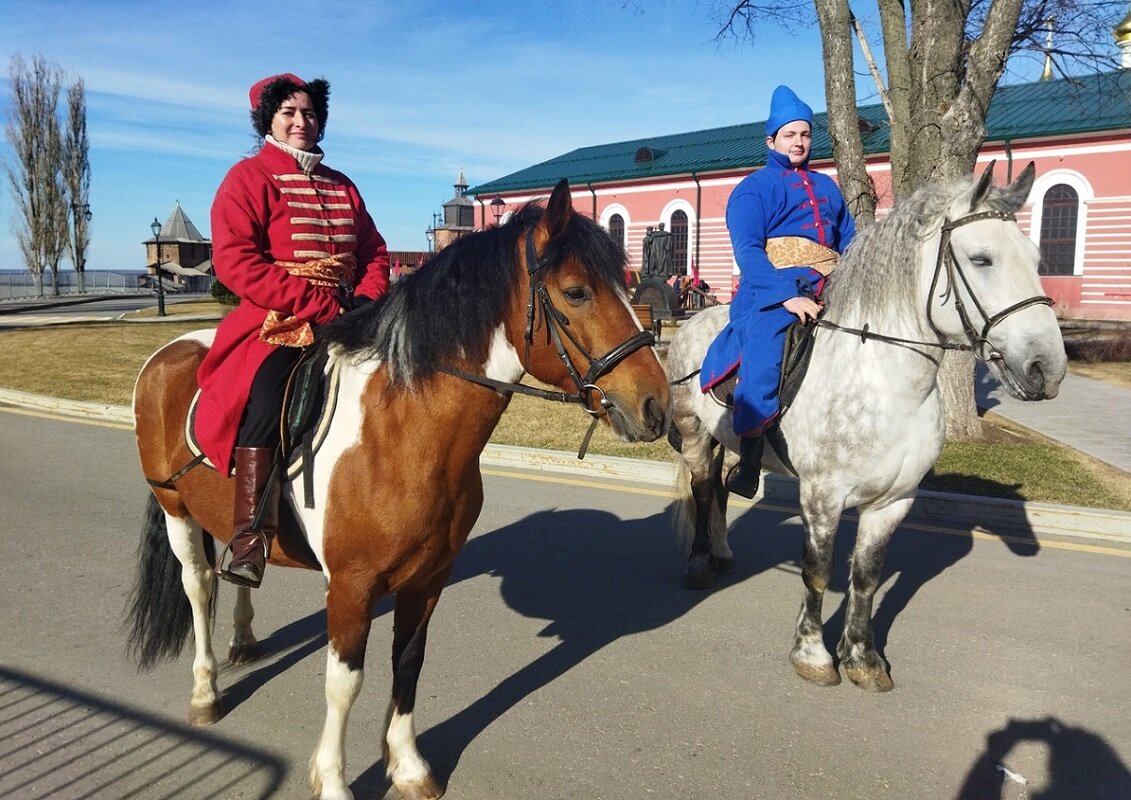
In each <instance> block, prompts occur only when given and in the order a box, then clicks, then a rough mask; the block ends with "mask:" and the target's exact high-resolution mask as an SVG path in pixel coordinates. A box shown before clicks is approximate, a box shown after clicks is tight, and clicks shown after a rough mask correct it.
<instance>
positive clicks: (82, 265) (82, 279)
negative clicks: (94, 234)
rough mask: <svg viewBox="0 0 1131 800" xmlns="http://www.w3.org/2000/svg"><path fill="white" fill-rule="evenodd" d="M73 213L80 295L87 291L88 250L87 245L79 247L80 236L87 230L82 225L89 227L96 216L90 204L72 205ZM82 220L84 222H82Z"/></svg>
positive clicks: (76, 267)
mask: <svg viewBox="0 0 1131 800" xmlns="http://www.w3.org/2000/svg"><path fill="white" fill-rule="evenodd" d="M71 213H72V214H73V215H74V220H75V229H74V234H75V239H74V245H75V248H74V255H75V258H76V261H75V273H76V275H77V277H78V290H79V294H82V293H83V292H85V291H86V248H85V245H83V246H82V247H81V248H80V246H79V241H80V236H79V234H80V232H83V231H84V230H85V225H83V224H82V223H86V224H87V225H89V224H90V220H91V219H92V218H93V217H94V215H93V214H92V213H90V203H71ZM80 220H81V221H82V222H80Z"/></svg>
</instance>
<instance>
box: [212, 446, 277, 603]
mask: <svg viewBox="0 0 1131 800" xmlns="http://www.w3.org/2000/svg"><path fill="white" fill-rule="evenodd" d="M235 457H236V478H235V480H236V504H235V517H234V521H235V530H234V532H233V534H232V541H231V543H230V544H229V545H228V548H229V549H230V550H231V551H232V560H231V561H230V562H229V563H228V567H227V569H223V570H221V571H220V577H221V578H223V579H224V580H226V581H230V582H232V583H234V584H236V585H238V586H246V587H247V588H249V589H257V588H259V584H260V583H261V582H262V581H263V570H264V569H265V568H266V566H267V557H268V556H269V555H270V553H271V539H272V538H273V537H274V536H275V532H276V531H277V530H278V529H279V493H278V491H276V487H271V488H270V489H269V490H268V489H267V481H268V479H269V478H270V477H271V468H272V466H273V465H274V463H273V462H274V457H275V449H274V448H273V447H237V448H236V450H235ZM265 490H266V491H265ZM261 505H262V506H264V510H263V514H262V518H261V519H260V522H259V530H252V529H251V523H252V520H254V519H255V515H256V513H258V511H259V507H260V506H261Z"/></svg>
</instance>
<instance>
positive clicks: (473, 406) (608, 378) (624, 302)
mask: <svg viewBox="0 0 1131 800" xmlns="http://www.w3.org/2000/svg"><path fill="white" fill-rule="evenodd" d="M624 266H625V256H624V251H623V249H622V248H621V247H620V246H619V245H618V244H617V243H615V242H614V241H613V240H612V239H611V238H610V237H609V236H608V235H607V234H606V233H605V231H603V230H602V229H601V228H600V227H599V226H597V225H596V224H595V223H594V222H592V221H591V220H589V219H587V218H585V217H583V216H581V215H579V214H575V213H574V211H573V208H572V206H571V204H570V193H569V186H568V184H566V182H565V181H562V182H561V183H560V184H558V186H557V187H556V188H555V189H554V191H553V194H552V195H551V197H550V199H549V202H548V203H547V205H546V208H545V210H543V209H542V208H541V207H540V206H538V205H528V206H527V207H525V208H524V209H522V210H520V211H519V212H518V213H516V214H515V216H514V217H513V218H512V219H511V220H510V221H509V222H507V223H506V224H505V225H503V226H502V227H499V228H493V229H490V230H486V231H483V232H480V233H474V234H472V235H470V236H467V237H464V238H462V239H460V240H459V241H457V242H456V243H454V244H452V245H451V246H449V247H448V248H447V249H445V250H443V251H442V252H441V253H439V254H438V255H437V256H436V257H435V258H434V259H433V260H432V261H431V262H430V263H429V264H427V265H426V266H425V267H423V268H422V269H420V270H418V271H417V272H416V273H415V274H413V275H411V276H409V277H407V278H405V279H404V280H402V281H400V282H398V283H396V284H395V285H394V286H393V287H392V289H391V290H390V292H389V293H388V294H387V295H386V296H385V297H384V298H382V299H381V300H380V301H378V302H377V303H373V304H370V305H368V306H365V307H363V308H361V309H358V310H357V311H354V312H352V313H350V314H348V315H346V316H344V317H342V318H340V319H339V320H338V321H337V322H336V323H334V324H333V325H332V326H329V327H328V328H327V329H326V331H325V339H326V341H327V342H328V344H329V348H330V356H331V363H336V364H337V365H338V368H339V370H340V374H341V382H340V390H339V396H338V400H337V405H336V412H335V414H334V417H333V420H332V422H331V423H330V426H329V429H328V432H327V434H326V438H325V440H324V441H323V443H322V445H321V447H320V449H319V451H318V455H317V458H316V459H315V463H314V475H313V477H314V481H313V483H314V508H313V509H307V508H304V507H303V503H302V502H295V496H296V491H295V488H294V487H293V486H292V485H291V484H290V483H289V482H286V483H284V484H283V489H282V491H283V499H284V503H287V504H289V506H290V507H291V509H292V510H293V514H290V515H288V514H284V515H283V517H284V518H286V517H287V516H292V517H294V518H295V520H296V522H297V527H299V528H301V531H300V532H299V533H300V534H301V535H304V536H305V538H306V540H307V541H308V542H309V544H310V549H311V551H313V553H314V555H315V557H316V558H317V563H316V562H315V561H313V560H312V559H311V558H310V556H309V554H304V552H303V551H302V550H301V549H300V548H296V547H295V546H294V545H292V544H289V543H288V538H287V537H286V536H282V535H281V536H279V537H278V538H277V540H276V545H275V547H274V548H273V552H272V554H271V562H272V563H275V564H282V565H285V566H298V567H306V568H310V569H321V571H322V573H323V574H324V576H325V578H326V582H327V589H326V624H327V627H328V639H329V648H328V653H327V659H326V660H327V664H326V698H327V713H326V722H325V727H324V729H323V732H322V737H321V741H320V742H319V744H318V749H317V751H316V752H315V754H314V757H313V759H312V761H311V784H312V786H313V788H314V792H315V794H316V795H318V796H320V797H322V798H348V797H352V794H351V792H350V790H349V788H348V787H347V785H346V779H345V774H344V764H345V755H344V742H345V728H346V719H347V716H348V714H349V711H350V708H351V706H352V705H353V703H354V700H355V699H356V697H357V695H358V692H359V690H360V689H361V683H362V672H363V665H364V658H365V647H366V640H367V638H368V636H369V626H370V620H371V614H372V609H373V607H374V604H375V603H376V602H377V601H378V599H379V598H381V597H382V596H384V595H387V594H395V596H396V610H395V613H394V636H393V659H392V661H393V689H392V699H391V702H390V705H389V711H388V716H387V719H386V728H385V737H384V743H383V745H384V747H383V749H384V757H385V767H386V771H387V774H388V776H389V778H390V780H391V781H392V783H393V785H394V786H395V788H396V790H397V791H398V792H399V793H400V795H401V796H402V797H406V798H432V797H439V796H440V794H441V793H442V791H443V788H442V787H441V786H440V784H439V783H438V782H437V781H436V780H435V778H434V777H433V775H432V772H431V770H430V768H429V766H428V764H427V762H426V761H425V760H424V759H423V758H422V757H421V755H420V753H419V752H418V750H417V747H416V733H415V730H414V726H413V707H414V703H415V697H416V684H417V678H418V676H419V673H420V669H421V665H422V663H423V660H424V646H425V638H426V632H427V629H428V621H429V619H430V617H431V615H432V612H433V611H434V610H435V608H436V603H437V602H438V601H439V599H440V592H441V591H442V590H443V588H444V585H445V583H446V582H447V580H448V576H449V574H450V573H451V570H452V566H453V563H454V561H455V558H456V555H457V554H458V553H459V551H460V549H461V548H462V547H463V544H464V542H465V540H466V539H467V536H468V533H469V532H470V531H471V528H472V526H473V525H474V523H475V521H476V519H477V518H478V516H479V512H480V509H481V507H482V504H483V482H482V477H481V474H480V469H479V456H480V453H481V452H482V451H483V449H484V447H485V446H486V444H487V440H488V437H489V436H490V435H491V432H492V430H493V429H494V428H495V425H496V424H497V423H498V421H499V418H500V417H501V416H502V414H503V411H504V410H505V409H506V407H507V404H508V402H509V400H510V397H511V391H513V390H516V389H515V384H514V383H513V382H515V381H518V380H519V378H521V377H522V375H523V374H524V373H530V374H531V375H533V376H534V377H535V378H537V379H538V380H540V381H542V382H544V383H547V384H551V385H553V386H556V387H558V388H560V389H561V390H562V393H561V394H558V393H554V394H555V396H556V397H558V398H559V399H563V398H567V397H568V398H569V399H573V400H575V401H576V402H578V403H580V404H582V405H583V406H584V407H585V408H586V409H587V410H589V411H590V413H592V414H593V415H595V417H598V418H600V419H602V420H604V421H605V422H607V423H609V424H610V425H611V427H612V429H613V431H614V432H615V433H616V435H617V436H619V437H620V438H622V439H624V440H627V441H651V440H653V439H656V438H657V437H658V436H660V435H661V434H662V433H664V432H665V431H666V429H667V425H668V384H667V378H666V376H665V374H664V371H663V369H662V368H661V366H660V363H659V361H658V360H657V358H656V355H655V352H654V350H653V349H652V348H651V347H650V345H651V344H652V343H653V340H652V337H651V335H650V334H648V333H645V332H643V331H641V330H640V325H639V323H638V322H637V321H636V318H635V316H634V315H633V313H632V310H631V308H630V306H629V303H628V298H627V295H626V292H625V288H624ZM209 341H210V340H209V337H208V336H207V335H197V334H190V335H188V336H185V337H181V338H180V339H178V340H176V341H174V342H172V343H170V344H168V345H166V346H165V347H164V348H162V349H161V350H159V351H158V352H157V353H156V354H154V355H153V356H152V357H151V358H150V360H149V362H148V363H147V364H146V365H145V367H144V368H143V369H142V372H141V375H140V376H139V378H138V382H137V387H136V390H135V395H134V415H135V420H136V426H137V441H138V449H139V451H140V455H141V464H142V469H143V471H144V473H145V476H146V477H147V478H148V479H150V481H151V482H153V481H164V480H165V479H166V478H168V477H169V476H174V475H175V474H176V473H177V472H178V471H180V470H181V468H182V467H184V466H185V465H186V463H188V462H189V461H190V460H191V459H192V455H191V454H190V452H189V449H188V447H187V445H186V442H185V434H184V430H185V416H186V413H187V411H188V409H189V405H190V402H191V400H192V398H193V394H194V393H195V391H196V379H195V375H196V368H197V365H198V364H199V363H200V360H201V358H203V356H204V354H205V352H206V349H207V347H208V342H209ZM591 354H603V355H601V356H600V357H595V356H594V355H591ZM519 391H522V390H521V389H519ZM569 393H572V395H570V394H569ZM543 394H549V393H543ZM298 494H299V495H301V494H302V492H301V491H300V492H298ZM232 503H233V487H232V482H231V480H230V479H229V478H227V477H225V476H224V475H221V474H220V473H218V472H216V471H215V470H212V469H205V468H199V469H192V470H189V471H188V472H186V473H184V474H183V475H181V476H178V477H176V480H175V488H162V487H155V488H154V489H153V497H151V498H150V510H149V514H148V519H147V525H146V530H145V532H144V533H143V536H144V541H143V542H142V546H141V553H140V558H139V570H138V577H137V585H136V586H135V589H134V597H133V608H132V613H131V623H132V633H131V644H132V646H133V649H134V652H135V654H136V656H137V658H138V660H139V662H140V663H141V664H142V665H143V666H146V665H150V664H152V663H154V662H155V661H156V660H158V659H160V658H163V657H173V656H176V655H177V653H178V652H179V651H180V650H181V649H182V647H183V645H184V642H185V640H186V639H187V637H188V633H189V629H190V627H191V628H192V630H193V631H194V632H195V642H196V655H195V659H194V661H193V676H194V686H193V690H192V699H191V706H190V720H191V722H192V723H193V724H198V725H204V724H209V723H212V722H215V721H216V720H218V719H219V718H220V717H222V716H223V715H224V708H223V705H222V701H221V695H220V691H219V689H218V688H217V684H216V658H215V656H214V654H213V648H212V640H211V636H210V631H209V623H210V616H209V615H210V606H211V601H212V597H213V594H214V591H215V588H216V582H215V580H214V571H213V569H214V563H213V562H214V555H213V551H214V549H213V542H212V537H215V538H216V539H219V540H221V541H226V540H227V539H228V538H229V537H230V535H231V531H232ZM178 562H179V563H178ZM182 586H183V588H182ZM237 591H238V595H237V602H236V610H235V634H234V636H233V639H232V642H231V647H230V652H229V658H230V659H231V660H232V661H233V662H242V661H247V660H252V659H254V658H255V657H257V655H258V653H257V647H256V641H255V637H254V635H253V634H252V632H251V626H250V619H251V616H252V612H251V601H250V593H249V592H248V590H246V589H238V590H237ZM186 595H187V602H186Z"/></svg>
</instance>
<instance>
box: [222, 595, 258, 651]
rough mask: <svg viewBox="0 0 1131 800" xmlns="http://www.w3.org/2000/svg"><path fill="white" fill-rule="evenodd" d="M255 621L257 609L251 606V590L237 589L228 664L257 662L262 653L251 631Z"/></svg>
mask: <svg viewBox="0 0 1131 800" xmlns="http://www.w3.org/2000/svg"><path fill="white" fill-rule="evenodd" d="M253 619H255V608H254V607H253V606H252V605H251V589H248V588H247V587H246V586H239V587H237V588H236V607H235V609H234V610H233V611H232V640H231V641H230V642H229V643H228V662H229V663H231V664H250V663H251V662H253V661H257V660H258V659H259V657H260V656H261V655H262V653H261V652H260V650H259V642H258V641H256V639H255V634H254V633H253V632H252V630H251V621H252V620H253Z"/></svg>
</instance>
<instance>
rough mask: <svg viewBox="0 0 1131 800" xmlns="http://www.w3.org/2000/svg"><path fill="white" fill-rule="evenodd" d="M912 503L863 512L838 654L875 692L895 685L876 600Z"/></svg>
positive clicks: (856, 677)
mask: <svg viewBox="0 0 1131 800" xmlns="http://www.w3.org/2000/svg"><path fill="white" fill-rule="evenodd" d="M912 502H913V501H912V500H911V499H906V500H899V501H897V502H895V503H892V504H891V505H889V506H886V507H885V508H870V509H862V510H861V511H860V523H859V526H858V528H857V532H856V547H855V549H854V550H853V552H852V569H851V577H850V580H849V584H848V610H847V612H846V613H845V619H844V633H843V634H842V636H841V638H840V642H839V644H837V648H836V652H837V655H838V656H839V657H840V660H841V664H842V666H843V667H844V674H845V675H847V676H848V679H849V680H850V681H852V682H853V683H855V684H856V685H857V686H859V687H860V688H861V689H867V690H868V691H871V692H888V691H891V689H892V688H893V687H894V686H895V684H894V683H892V680H891V677H890V676H889V675H888V672H887V664H886V663H885V662H884V659H883V657H882V656H881V655H880V654H879V653H878V652H877V651H876V644H875V641H874V638H873V634H872V601H873V600H874V599H875V596H876V590H877V589H878V588H879V587H880V579H881V578H882V577H883V570H884V557H885V556H886V555H887V549H888V542H890V541H891V537H892V534H893V533H895V529H896V528H897V527H899V523H901V522H902V521H903V518H904V517H906V516H907V512H909V511H910V510H911V504H912Z"/></svg>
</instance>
